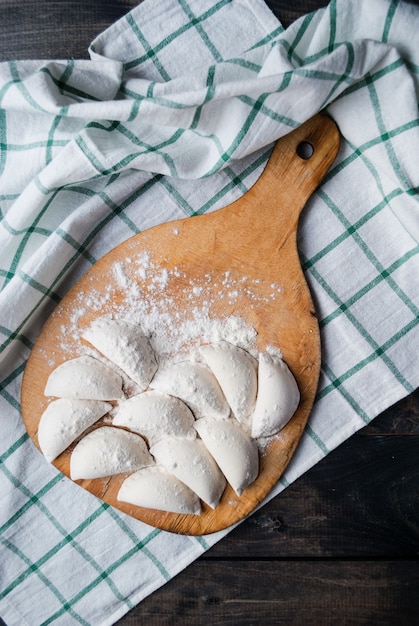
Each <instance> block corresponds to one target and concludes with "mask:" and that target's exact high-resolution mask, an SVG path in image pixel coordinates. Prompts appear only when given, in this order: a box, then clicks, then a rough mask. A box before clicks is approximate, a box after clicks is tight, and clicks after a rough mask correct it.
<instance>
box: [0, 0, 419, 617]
mask: <svg viewBox="0 0 419 626" xmlns="http://www.w3.org/2000/svg"><path fill="white" fill-rule="evenodd" d="M155 1H156V2H158V0H155ZM363 1H365V2H367V1H368V0H363ZM415 3H416V4H419V0H416V2H415ZM136 4H138V2H137V1H136V0H25V2H23V1H22V0H0V60H6V59H30V58H32V59H42V58H87V47H88V44H89V43H90V41H91V40H92V39H93V38H94V37H95V36H96V35H97V34H98V33H99V32H101V31H102V30H103V29H104V28H106V27H107V26H109V25H110V24H111V23H112V22H114V21H115V20H117V19H118V18H119V17H121V16H122V15H124V14H125V13H126V12H128V11H129V10H130V9H131V8H132V7H134V6H135V5H136ZM267 4H268V5H269V6H270V7H271V9H272V10H273V11H274V12H275V14H276V15H277V16H278V17H279V18H280V20H281V21H282V23H283V25H284V26H287V25H289V24H290V23H291V22H292V21H293V20H295V19H296V18H297V17H299V16H300V15H302V14H304V13H307V12H309V11H311V10H314V9H316V8H319V7H321V6H325V5H326V4H327V2H319V1H315V0H305V1H303V0H276V1H274V0H268V1H267ZM69 16H71V19H70V18H69ZM418 555H419V391H417V392H415V393H413V394H412V395H411V396H409V397H408V398H406V399H405V400H403V401H401V402H399V403H398V404H397V405H396V406H394V407H391V408H390V409H388V410H387V411H385V412H384V413H383V414H382V415H380V416H379V417H378V418H376V419H375V420H374V421H373V423H372V424H371V425H370V426H368V427H366V428H364V429H363V430H361V431H360V432H359V433H357V434H356V435H354V436H353V437H351V439H350V440H348V441H347V442H345V443H344V444H343V445H342V446H340V448H338V449H337V450H335V451H334V452H332V453H331V454H330V455H329V456H328V457H326V458H325V459H324V460H323V461H322V462H320V463H319V464H318V465H317V466H316V467H314V468H313V469H312V470H311V471H309V472H308V473H307V474H305V475H304V476H303V477H302V478H300V479H299V480H297V481H296V482H295V483H294V484H292V485H291V486H290V487H288V488H287V489H286V490H285V492H284V493H283V494H281V495H280V496H279V497H277V498H275V499H274V500H273V501H272V502H270V503H269V504H268V505H266V506H265V507H264V508H262V509H261V510H260V511H259V512H258V513H256V514H254V515H253V516H251V518H250V519H249V520H247V521H246V522H244V523H243V524H241V525H240V526H239V527H238V528H237V529H236V530H234V531H233V532H231V533H230V534H229V535H228V536H227V537H226V538H225V539H224V540H223V541H221V542H220V543H219V544H217V545H216V546H215V547H214V548H212V549H211V550H210V551H209V552H207V553H206V554H205V555H204V556H203V557H201V558H200V559H199V560H198V561H196V562H195V563H193V564H192V565H191V566H190V567H188V568H187V569H186V570H185V571H184V572H182V573H181V574H179V575H178V576H177V577H176V578H174V579H173V580H172V581H171V582H169V583H168V584H166V585H165V586H164V587H162V588H161V589H160V590H158V591H157V592H155V593H154V594H153V595H152V596H150V597H149V598H147V599H146V600H144V601H143V602H142V603H141V604H140V605H139V606H138V607H136V608H135V609H133V610H132V611H131V612H130V613H129V614H127V615H126V616H125V617H124V618H123V619H121V620H120V621H119V622H118V625H119V626H134V625H140V624H141V625H144V624H148V625H149V626H153V625H158V626H162V625H166V624H167V625H177V624H181V625H182V626H187V625H200V624H208V626H220V625H227V624H228V625H232V624H234V625H238V626H246V625H255V626H256V625H257V626H258V625H259V624H268V625H272V624H285V625H287V626H288V625H292V624H296V625H297V626H299V625H306V624H314V625H316V626H324V625H326V626H329V625H331V624H340V625H350V624H356V625H360V624H362V625H374V626H377V625H384V624H385V625H391V626H393V625H394V626H410V625H412V626H416V625H418V624H419V560H418Z"/></svg>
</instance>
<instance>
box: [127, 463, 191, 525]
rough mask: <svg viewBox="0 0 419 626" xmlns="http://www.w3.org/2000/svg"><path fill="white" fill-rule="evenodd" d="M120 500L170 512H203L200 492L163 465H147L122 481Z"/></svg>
mask: <svg viewBox="0 0 419 626" xmlns="http://www.w3.org/2000/svg"><path fill="white" fill-rule="evenodd" d="M117 498H118V500H120V501H122V502H129V503H130V504H135V505H136V506H143V507H146V508H149V509H157V510H158V511H168V512H169V513H185V514H188V513H192V514H194V515H199V514H200V513H201V503H200V501H199V498H198V496H197V495H196V493H194V492H193V491H191V489H189V488H188V487H187V486H186V485H184V484H183V483H182V482H181V481H180V480H178V479H177V478H176V477H175V476H173V475H172V474H169V473H168V472H167V471H166V470H164V469H163V468H161V467H159V466H157V465H156V466H150V467H143V468H142V469H139V470H137V471H136V472H134V473H133V474H130V475H129V476H128V477H127V478H126V479H125V480H124V482H123V483H122V485H121V487H120V489H119V492H118V496H117Z"/></svg>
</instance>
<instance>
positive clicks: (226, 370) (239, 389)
mask: <svg viewBox="0 0 419 626" xmlns="http://www.w3.org/2000/svg"><path fill="white" fill-rule="evenodd" d="M200 352H201V354H202V356H203V357H204V359H205V361H206V362H207V364H208V365H209V367H210V368H211V370H212V371H213V373H214V375H215V377H216V379H217V380H218V382H219V385H220V387H221V389H222V390H223V392H224V395H225V397H226V398H227V402H228V403H229V405H230V407H231V410H232V411H233V414H234V416H235V417H236V418H237V419H238V420H239V422H241V423H242V424H245V425H247V424H248V421H249V417H250V415H251V414H252V413H253V409H254V407H255V400H256V393H257V384H258V383H257V360H256V359H255V358H254V357H253V356H252V355H251V354H249V352H247V351H246V350H243V348H239V347H238V346H235V345H233V344H232V343H229V342H228V341H224V340H223V341H218V342H216V343H210V344H207V345H203V346H201V347H200Z"/></svg>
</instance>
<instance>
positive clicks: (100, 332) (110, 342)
mask: <svg viewBox="0 0 419 626" xmlns="http://www.w3.org/2000/svg"><path fill="white" fill-rule="evenodd" d="M83 339H84V340H85V341H87V342H88V343H89V344H90V345H92V346H93V347H94V348H96V350H98V352H100V353H101V354H103V356H105V357H106V358H107V359H109V360H110V361H111V362H112V363H114V364H115V365H117V366H118V367H119V368H120V369H121V370H122V371H123V372H125V374H126V375H127V376H128V377H129V378H131V380H133V381H134V382H135V383H137V385H139V387H140V388H141V389H142V390H143V389H146V388H147V387H148V385H149V383H150V380H151V379H152V377H153V375H154V373H155V371H156V369H157V361H156V357H155V354H154V351H153V348H152V347H151V344H150V342H149V340H148V338H147V337H146V336H145V335H144V334H143V332H142V330H141V328H140V327H139V326H138V325H137V324H134V323H131V322H127V321H125V320H119V319H116V320H113V319H108V318H106V317H99V318H98V319H96V320H94V321H93V322H92V323H91V325H90V327H89V328H88V329H87V330H85V331H84V333H83Z"/></svg>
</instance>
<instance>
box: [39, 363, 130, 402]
mask: <svg viewBox="0 0 419 626" xmlns="http://www.w3.org/2000/svg"><path fill="white" fill-rule="evenodd" d="M44 393H45V395H46V396H54V397H56V398H80V399H82V400H121V399H122V398H124V393H123V391H122V378H121V376H120V375H119V374H118V373H117V372H115V370H113V369H112V368H111V367H109V366H108V365H105V363H102V362H101V361H99V360H98V359H94V358H93V357H91V356H87V355H85V356H79V357H76V358H75V359H70V360H69V361H64V363H61V365H59V366H58V367H56V368H55V370H53V371H52V372H51V374H50V375H49V377H48V380H47V384H46V387H45V391H44Z"/></svg>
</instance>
